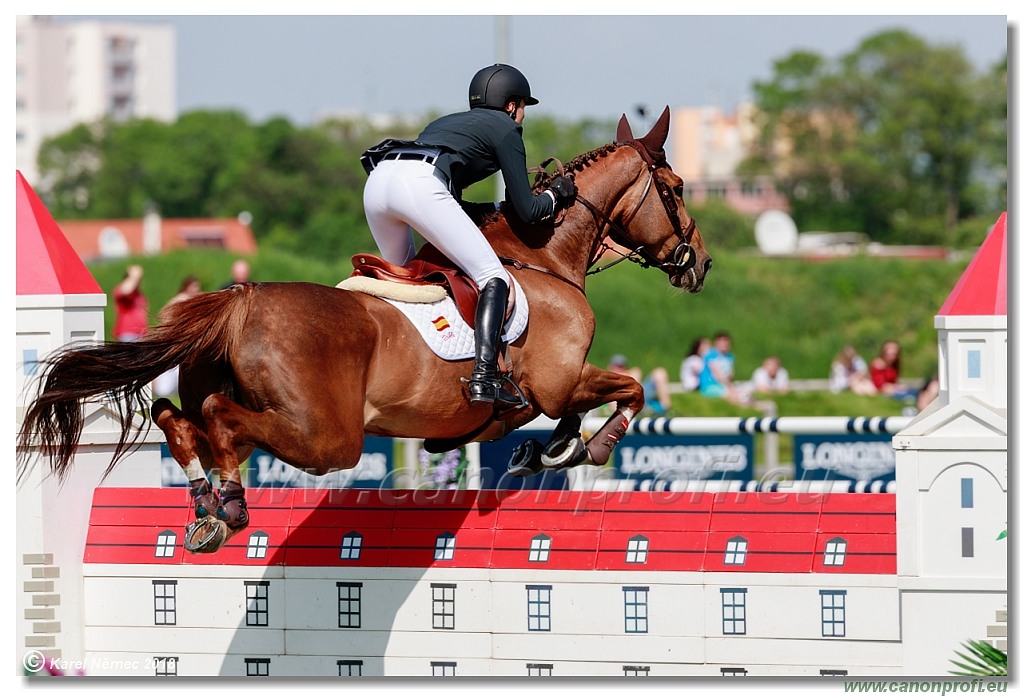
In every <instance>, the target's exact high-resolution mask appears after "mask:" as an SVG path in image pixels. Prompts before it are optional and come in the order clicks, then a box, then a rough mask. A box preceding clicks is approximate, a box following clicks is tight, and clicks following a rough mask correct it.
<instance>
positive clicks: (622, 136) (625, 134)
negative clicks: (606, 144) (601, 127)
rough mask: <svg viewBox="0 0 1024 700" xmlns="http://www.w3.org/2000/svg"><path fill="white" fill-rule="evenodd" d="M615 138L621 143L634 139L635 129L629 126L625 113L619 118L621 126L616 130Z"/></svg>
mask: <svg viewBox="0 0 1024 700" xmlns="http://www.w3.org/2000/svg"><path fill="white" fill-rule="evenodd" d="M615 140H616V141H618V142H620V143H621V142H624V141H632V140H633V130H632V129H631V128H629V122H628V121H627V120H626V115H625V114H623V115H622V118H621V119H619V128H618V129H616V130H615Z"/></svg>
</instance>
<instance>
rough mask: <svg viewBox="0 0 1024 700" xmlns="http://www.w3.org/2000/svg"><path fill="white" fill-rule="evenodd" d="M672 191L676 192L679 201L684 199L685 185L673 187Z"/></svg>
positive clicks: (680, 184)
mask: <svg viewBox="0 0 1024 700" xmlns="http://www.w3.org/2000/svg"><path fill="white" fill-rule="evenodd" d="M672 191H673V192H675V194H676V196H677V197H679V199H682V198H683V183H681V182H680V183H679V184H678V185H676V186H675V187H673V188H672Z"/></svg>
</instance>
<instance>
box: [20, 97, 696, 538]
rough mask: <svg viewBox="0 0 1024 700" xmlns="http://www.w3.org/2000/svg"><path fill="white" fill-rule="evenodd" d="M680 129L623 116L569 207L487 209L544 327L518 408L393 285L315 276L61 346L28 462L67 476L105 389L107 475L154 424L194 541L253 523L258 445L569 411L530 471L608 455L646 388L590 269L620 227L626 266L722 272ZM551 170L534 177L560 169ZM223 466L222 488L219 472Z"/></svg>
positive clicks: (589, 158)
mask: <svg viewBox="0 0 1024 700" xmlns="http://www.w3.org/2000/svg"><path fill="white" fill-rule="evenodd" d="M668 126H669V110H668V108H667V107H666V108H665V111H664V112H663V114H662V115H661V118H660V119H659V120H658V121H657V122H656V123H655V124H654V126H653V127H652V128H651V130H650V131H649V133H647V134H646V135H645V136H644V137H642V138H635V137H634V136H633V133H632V129H631V127H630V125H629V122H628V120H627V119H626V116H625V114H623V115H622V118H621V119H620V120H619V123H618V129H617V133H616V140H615V141H614V142H612V143H610V144H607V145H605V146H603V147H600V148H597V149H595V150H592V151H589V152H587V153H584V154H583V155H580V156H578V157H576V158H575V159H574V160H572V161H570V162H568V163H567V164H565V166H564V168H563V167H561V166H559V170H561V171H562V172H564V173H565V174H567V175H568V176H570V177H571V178H573V180H574V182H575V184H576V187H577V196H576V198H575V200H574V201H573V202H572V203H571V205H569V206H568V207H567V208H565V209H563V210H562V211H561V212H560V213H559V215H558V216H557V217H555V218H554V219H553V220H549V221H547V222H541V223H537V224H527V223H524V222H523V221H521V220H519V219H518V218H517V216H516V215H515V212H514V211H513V210H512V209H511V207H509V206H507V205H502V207H501V209H500V211H499V212H497V213H493V214H491V215H489V216H488V217H487V218H486V219H485V220H484V221H482V223H481V230H482V231H483V232H484V235H485V236H486V237H487V239H488V241H489V242H490V243H491V244H492V246H493V248H494V250H495V252H496V253H497V254H498V256H499V257H500V259H501V260H502V262H503V263H504V264H505V265H506V266H507V267H508V268H509V269H510V273H511V274H513V275H514V276H515V277H516V279H517V280H518V281H519V283H520V286H521V287H522V289H523V290H524V291H525V293H526V296H527V299H528V300H529V309H530V318H529V322H528V325H527V327H526V329H525V331H524V332H523V333H522V335H521V336H519V337H518V338H517V339H516V340H514V341H513V342H510V343H509V344H508V346H507V348H505V359H506V366H507V368H508V372H507V378H508V380H509V381H510V382H511V384H512V386H514V387H515V389H516V390H517V391H518V392H519V393H520V396H521V398H522V401H521V406H520V407H519V408H517V409H513V410H511V411H507V410H506V411H505V412H503V413H500V414H499V413H496V412H495V411H494V410H493V409H492V408H491V407H488V406H486V405H476V404H470V403H469V401H468V391H467V389H466V388H465V384H464V382H461V381H460V377H465V376H468V373H469V370H470V365H471V363H472V360H464V361H445V360H442V359H440V358H438V357H437V356H436V355H434V354H433V353H432V352H431V351H430V350H429V349H428V348H427V346H426V344H425V343H424V342H423V341H422V340H421V339H420V338H419V336H418V335H417V333H416V331H415V330H414V329H413V327H412V325H411V324H410V322H409V321H408V320H407V319H406V317H405V316H403V315H402V314H401V313H400V312H399V311H397V310H396V309H395V307H394V306H392V305H391V304H389V303H387V302H386V301H384V300H381V299H379V298H377V297H375V296H371V295H368V294H364V293H359V292H354V291H347V290H345V289H339V288H334V287H328V286H324V285H317V284H311V283H305V282H281V283H245V284H239V285H234V286H232V287H230V288H228V289H225V290H221V291H216V292H210V293H206V294H200V295H198V296H196V297H193V298H191V299H188V300H185V301H182V302H180V303H179V304H176V305H175V306H174V307H173V313H172V314H171V315H170V317H169V318H168V319H166V320H164V321H163V322H162V323H161V324H160V325H157V326H154V327H153V328H151V329H150V331H149V332H148V333H147V334H146V335H145V336H143V338H142V339H140V340H137V341H133V342H116V341H107V342H101V343H97V344H93V345H90V346H84V347H83V346H73V347H72V346H69V347H66V348H64V349H62V350H60V351H58V352H56V353H55V354H54V355H53V356H51V358H48V359H47V360H46V361H45V368H44V372H43V376H42V380H41V383H40V387H39V389H38V394H37V396H36V397H35V398H34V400H33V401H32V402H31V404H30V405H29V407H28V408H27V410H26V413H25V417H24V420H23V424H22V430H21V434H20V435H19V438H18V446H17V451H18V469H19V476H21V475H23V474H24V473H25V470H26V469H27V468H28V465H29V461H30V457H31V455H33V454H35V452H34V450H38V452H39V453H41V455H42V456H43V457H44V458H45V460H46V463H47V466H48V468H49V469H50V471H51V472H52V473H54V474H56V475H57V477H58V479H63V478H64V477H65V476H66V474H67V472H68V470H69V469H70V466H71V463H72V458H73V455H74V451H75V448H76V446H77V444H78V441H79V440H80V438H81V432H82V428H83V423H84V418H83V405H84V403H85V402H86V401H88V400H91V399H94V398H96V397H102V398H104V399H105V400H106V401H107V403H108V405H109V406H111V407H112V410H115V411H116V412H117V414H118V415H119V418H120V425H121V434H120V439H119V442H118V444H117V445H116V447H115V449H114V452H113V455H112V457H111V461H110V464H109V465H108V466H107V470H106V471H105V472H104V477H105V476H107V475H108V474H109V473H110V471H111V470H112V469H113V468H114V467H115V465H116V464H117V463H118V462H119V460H120V459H122V458H123V457H124V456H125V455H126V454H127V453H128V452H129V451H130V450H131V449H133V448H134V447H135V445H136V444H137V442H138V440H139V439H140V437H141V435H142V434H143V432H144V431H145V430H148V428H149V426H150V424H151V423H150V422H153V423H155V424H156V425H157V426H158V427H159V428H160V429H161V430H162V431H163V432H164V434H165V436H166V439H167V445H168V447H169V449H170V452H171V455H172V456H173V458H174V460H175V461H176V462H177V463H178V464H179V465H180V466H181V467H182V469H183V470H184V472H185V474H186V476H187V478H188V480H189V483H190V487H189V488H190V489H191V495H192V498H193V509H194V512H195V517H196V520H195V521H194V522H193V523H191V524H189V525H188V526H187V528H186V533H185V534H186V537H185V546H186V549H187V550H188V551H190V552H195V553H209V552H215V551H217V550H218V549H219V548H220V547H221V546H223V544H224V543H225V542H226V541H227V540H228V539H230V538H231V537H232V536H234V535H236V534H237V533H238V532H240V531H242V530H243V529H244V528H245V527H246V526H247V525H248V524H249V511H248V508H247V505H246V502H245V498H244V488H243V486H242V481H241V476H240V470H239V464H240V463H241V462H243V461H244V460H245V459H247V458H248V456H249V455H250V454H251V453H252V451H253V449H255V448H260V449H262V450H265V451H266V452H269V453H271V454H273V455H274V456H276V457H278V458H280V459H281V460H282V461H284V462H286V463H288V464H290V465H292V466H294V467H296V468H298V469H302V470H304V471H306V472H309V473H312V474H316V475H323V474H326V473H328V472H331V471H334V470H339V469H348V468H351V467H353V466H355V465H356V463H357V462H358V461H359V459H360V456H361V453H362V446H363V438H364V435H377V436H386V437H409V438H422V439H424V445H425V447H426V448H427V449H428V450H431V451H434V452H441V451H445V450H448V449H452V448H454V447H456V446H459V445H463V444H466V443H468V442H472V441H484V440H493V439H498V438H500V437H502V436H504V435H506V434H508V433H509V432H511V431H512V430H515V429H516V428H518V427H520V426H522V425H525V424H526V423H528V422H529V421H531V420H533V419H534V418H535V417H537V416H539V415H540V414H544V415H546V416H548V417H551V418H554V419H558V421H559V422H558V423H557V425H556V427H555V429H554V431H553V433H552V436H551V439H550V440H549V441H548V442H547V443H546V444H544V445H541V444H540V443H539V442H537V441H528V442H526V443H523V444H522V445H520V447H519V448H518V449H517V450H516V451H515V452H514V454H513V457H512V460H511V463H510V465H509V470H510V471H511V472H513V474H516V475H523V474H527V473H533V472H537V471H539V470H540V469H545V468H566V467H572V466H576V465H578V464H583V463H592V464H605V463H606V462H607V459H608V457H609V455H610V453H611V450H612V449H613V448H614V447H615V445H616V444H617V443H618V441H619V440H620V439H621V438H622V436H623V435H624V434H625V431H626V428H627V426H628V424H629V421H630V420H631V419H632V418H633V417H634V416H636V415H637V414H638V413H639V412H640V410H641V409H642V408H643V405H644V392H643V388H642V387H641V386H640V384H638V383H637V382H636V381H635V380H634V379H632V378H631V377H628V376H625V375H622V374H618V373H616V372H612V371H608V370H605V369H602V368H599V367H597V366H595V365H593V364H590V363H589V362H587V354H588V352H589V350H590V346H591V343H592V342H593V337H594V327H595V319H594V314H593V311H592V310H591V308H590V306H589V304H588V303H587V298H586V293H585V288H584V284H585V280H586V276H587V274H588V271H589V270H590V269H591V268H592V267H593V266H594V265H595V264H596V263H597V261H598V260H600V259H602V258H605V257H606V256H607V254H608V252H609V251H611V250H613V248H612V246H611V245H610V244H609V243H608V241H609V240H611V241H612V242H613V243H615V244H617V245H618V246H620V251H621V250H625V251H628V252H625V253H620V254H621V257H620V259H619V260H616V262H620V261H621V260H623V259H628V260H631V261H633V262H637V263H640V264H641V265H644V266H650V267H655V268H658V269H660V270H661V271H663V272H664V273H665V274H666V275H667V276H668V279H669V283H670V284H671V285H672V286H674V287H677V288H679V289H681V290H683V291H685V292H689V293H694V294H695V293H697V292H700V291H701V289H702V288H703V286H704V280H705V276H706V275H707V273H708V271H709V270H710V268H711V257H710V255H709V254H708V252H707V250H706V249H705V247H704V243H703V238H702V235H701V232H700V230H699V228H698V227H697V225H696V221H695V220H694V219H693V217H692V216H691V215H690V214H689V212H688V211H687V210H686V206H685V204H684V202H683V181H682V179H680V177H679V176H678V175H677V174H676V173H675V172H673V170H672V168H671V166H670V165H669V164H668V162H667V160H666V157H665V152H664V144H665V140H666V138H667V135H668ZM539 170H540V172H538V174H537V176H536V179H535V182H534V184H533V187H534V189H535V191H540V190H542V189H543V188H544V186H545V184H546V183H547V181H549V180H550V178H551V177H552V175H550V174H548V173H547V172H546V171H545V169H544V168H543V167H542V168H540V169H539ZM652 190H653V193H652ZM174 366H180V374H179V398H180V403H181V407H180V408H178V407H177V406H175V405H174V404H173V403H172V402H170V401H169V400H167V399H166V398H160V399H158V400H156V401H155V402H154V403H152V406H151V408H150V410H149V412H148V413H147V411H146V410H145V409H146V406H147V404H148V403H149V401H150V396H149V391H148V386H149V384H150V382H151V381H152V380H153V379H154V378H156V377H157V376H159V375H160V374H162V373H163V372H165V371H166V370H168V369H170V368H172V367H174ZM611 402H614V403H615V410H614V412H613V414H612V416H611V417H610V418H609V419H608V420H607V422H606V423H605V424H604V426H603V427H602V428H601V429H600V430H599V431H598V432H597V433H595V434H594V435H593V436H592V437H591V438H590V439H589V440H587V441H586V442H584V440H583V437H582V435H581V433H580V425H581V420H582V417H583V416H584V415H585V414H586V413H587V412H588V411H590V410H591V409H594V408H597V407H598V406H602V405H604V404H609V403H611ZM139 414H141V417H140V416H139ZM213 472H216V474H217V476H218V478H219V483H220V488H219V489H214V488H213V486H212V484H211V483H210V481H209V479H208V477H207V474H208V473H213Z"/></svg>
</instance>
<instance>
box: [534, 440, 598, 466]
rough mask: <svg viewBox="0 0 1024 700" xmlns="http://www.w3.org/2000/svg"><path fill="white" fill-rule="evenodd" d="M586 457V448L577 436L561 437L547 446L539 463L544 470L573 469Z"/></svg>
mask: <svg viewBox="0 0 1024 700" xmlns="http://www.w3.org/2000/svg"><path fill="white" fill-rule="evenodd" d="M586 456H587V446H586V445H585V444H584V442H583V438H582V437H580V436H579V435H561V436H559V437H557V438H555V439H554V440H552V441H551V442H549V443H548V444H547V446H546V447H545V448H544V453H543V454H542V455H541V456H540V462H541V464H542V465H544V468H545V469H562V468H564V467H575V466H576V465H577V464H579V463H580V462H582V461H583V458H584V457H586Z"/></svg>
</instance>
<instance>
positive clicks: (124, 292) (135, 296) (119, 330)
mask: <svg viewBox="0 0 1024 700" xmlns="http://www.w3.org/2000/svg"><path fill="white" fill-rule="evenodd" d="M142 275H143V269H142V265H129V266H128V269H127V270H126V271H125V273H124V277H123V278H122V279H121V281H120V282H119V283H118V285H117V286H116V287H114V305H115V309H116V311H117V317H116V320H115V321H114V338H116V339H117V340H120V341H122V342H129V341H133V340H138V339H139V338H141V337H142V336H143V335H144V334H145V332H146V327H147V326H148V325H149V302H148V301H147V300H146V295H145V294H143V293H142Z"/></svg>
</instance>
